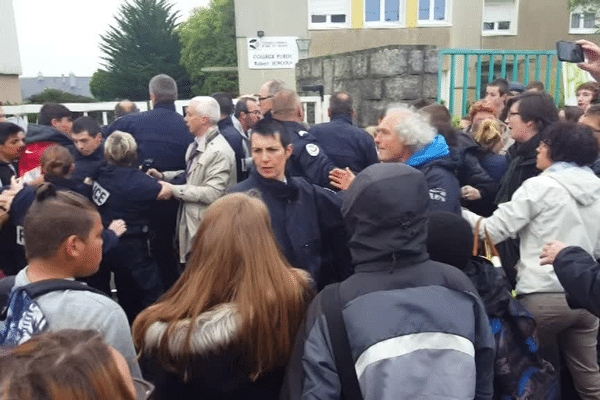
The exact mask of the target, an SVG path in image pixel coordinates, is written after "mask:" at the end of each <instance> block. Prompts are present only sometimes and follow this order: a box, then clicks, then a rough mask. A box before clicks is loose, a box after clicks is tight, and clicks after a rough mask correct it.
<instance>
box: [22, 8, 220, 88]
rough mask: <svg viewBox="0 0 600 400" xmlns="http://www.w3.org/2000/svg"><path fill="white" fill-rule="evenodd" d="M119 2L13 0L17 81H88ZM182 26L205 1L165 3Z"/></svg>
mask: <svg viewBox="0 0 600 400" xmlns="http://www.w3.org/2000/svg"><path fill="white" fill-rule="evenodd" d="M124 3H125V1H124V0H50V1H48V0H13V8H14V11H15V22H16V24H17V36H18V40H19V52H20V54H21V67H22V70H23V74H22V75H21V76H23V77H35V76H37V75H38V73H40V72H41V73H42V75H44V76H61V75H63V74H64V75H69V74H70V73H71V72H73V73H74V74H75V75H76V76H91V75H92V74H93V73H94V72H95V71H96V70H97V69H98V68H99V67H100V66H101V62H102V60H101V59H100V57H101V56H102V53H101V52H100V49H99V47H98V43H99V42H100V35H101V34H104V33H106V32H107V31H108V28H109V26H110V25H114V22H115V18H114V17H115V15H116V14H117V13H118V10H119V7H120V5H121V4H124ZM170 3H171V4H173V10H177V11H179V16H180V17H179V22H182V21H185V20H186V19H187V18H188V17H189V16H190V14H191V11H192V10H193V9H194V8H195V7H205V6H207V5H208V3H209V0H170Z"/></svg>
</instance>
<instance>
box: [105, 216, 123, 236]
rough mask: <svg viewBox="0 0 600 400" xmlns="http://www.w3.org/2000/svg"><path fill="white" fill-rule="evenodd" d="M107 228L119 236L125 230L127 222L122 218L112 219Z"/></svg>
mask: <svg viewBox="0 0 600 400" xmlns="http://www.w3.org/2000/svg"><path fill="white" fill-rule="evenodd" d="M108 229H110V230H111V231H113V232H114V233H115V235H117V237H121V235H123V234H124V233H125V232H127V224H126V223H125V221H123V220H122V219H114V220H112V221H111V223H110V225H108Z"/></svg>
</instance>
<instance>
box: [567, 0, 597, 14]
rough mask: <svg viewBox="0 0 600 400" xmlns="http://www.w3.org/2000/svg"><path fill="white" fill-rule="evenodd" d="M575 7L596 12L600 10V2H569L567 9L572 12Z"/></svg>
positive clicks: (589, 0) (574, 0) (582, 0)
mask: <svg viewBox="0 0 600 400" xmlns="http://www.w3.org/2000/svg"><path fill="white" fill-rule="evenodd" d="M576 7H582V8H583V9H589V10H593V11H596V12H597V11H598V10H599V9H600V0H569V9H570V10H572V9H574V8H576Z"/></svg>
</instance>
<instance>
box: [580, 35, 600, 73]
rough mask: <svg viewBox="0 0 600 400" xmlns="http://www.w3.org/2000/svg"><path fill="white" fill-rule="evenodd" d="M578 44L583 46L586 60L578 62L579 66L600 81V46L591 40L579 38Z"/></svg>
mask: <svg viewBox="0 0 600 400" xmlns="http://www.w3.org/2000/svg"><path fill="white" fill-rule="evenodd" d="M577 44H580V45H581V47H583V53H584V54H585V62H582V63H579V64H577V66H578V67H579V68H581V69H582V70H584V71H587V72H589V73H590V74H591V75H592V76H593V77H594V79H595V80H596V81H599V82H600V46H598V45H597V44H596V43H594V42H590V41H589V40H583V39H582V40H578V41H577Z"/></svg>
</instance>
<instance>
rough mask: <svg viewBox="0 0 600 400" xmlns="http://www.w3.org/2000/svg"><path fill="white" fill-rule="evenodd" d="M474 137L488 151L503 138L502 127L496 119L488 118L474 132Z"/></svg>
mask: <svg viewBox="0 0 600 400" xmlns="http://www.w3.org/2000/svg"><path fill="white" fill-rule="evenodd" d="M473 139H475V141H476V142H477V143H478V144H479V145H480V146H481V147H483V149H484V150H486V151H491V150H492V149H493V148H494V147H495V146H496V145H497V144H498V143H499V142H500V141H501V140H502V128H501V127H500V123H499V122H498V121H497V120H495V119H486V120H484V121H482V122H481V124H480V125H479V128H478V129H477V131H475V133H473Z"/></svg>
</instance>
